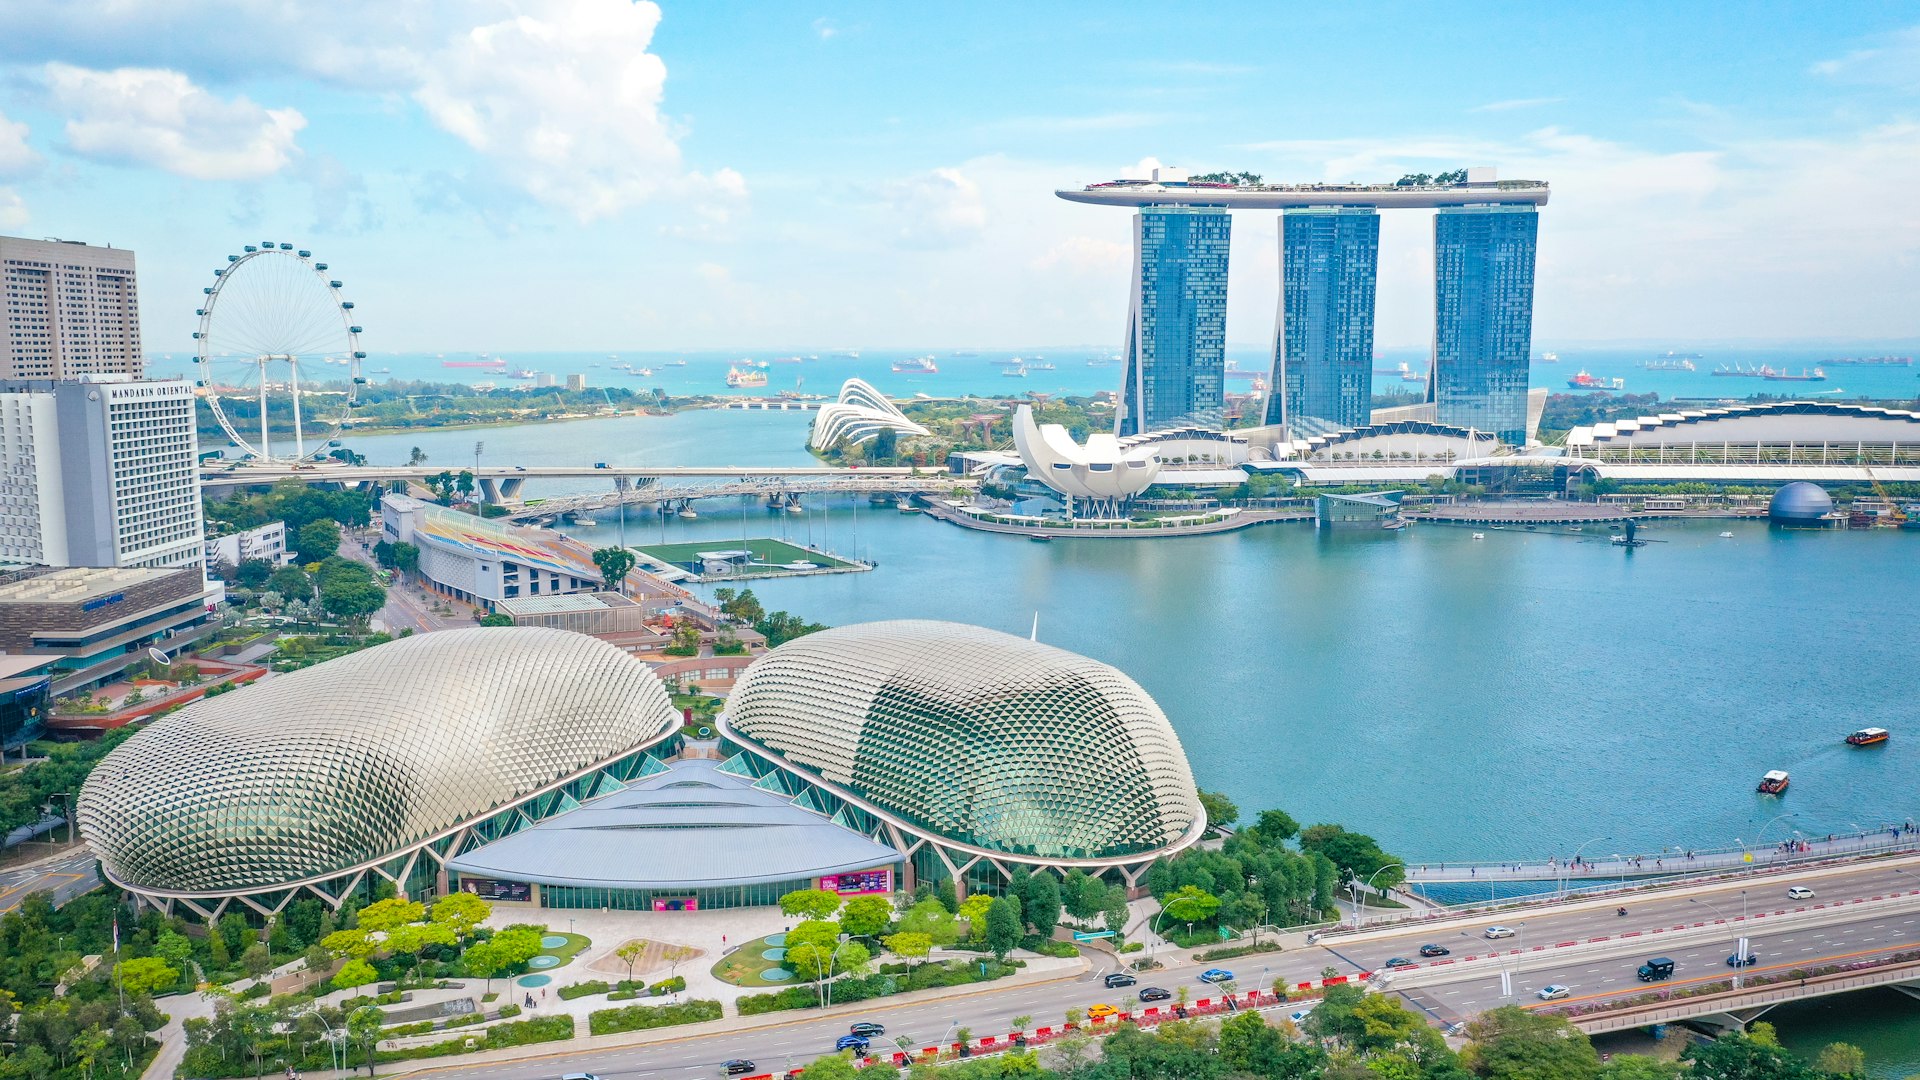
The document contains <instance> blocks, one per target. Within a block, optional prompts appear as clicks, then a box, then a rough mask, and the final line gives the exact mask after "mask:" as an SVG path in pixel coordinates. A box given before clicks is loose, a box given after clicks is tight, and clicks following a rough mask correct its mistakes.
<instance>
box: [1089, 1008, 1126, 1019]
mask: <svg viewBox="0 0 1920 1080" xmlns="http://www.w3.org/2000/svg"><path fill="white" fill-rule="evenodd" d="M1119 1013H1120V1010H1119V1009H1116V1008H1114V1007H1113V1006H1111V1005H1095V1006H1093V1007H1092V1008H1090V1009H1088V1010H1087V1019H1089V1020H1105V1019H1106V1018H1107V1017H1109V1016H1117V1015H1119Z"/></svg>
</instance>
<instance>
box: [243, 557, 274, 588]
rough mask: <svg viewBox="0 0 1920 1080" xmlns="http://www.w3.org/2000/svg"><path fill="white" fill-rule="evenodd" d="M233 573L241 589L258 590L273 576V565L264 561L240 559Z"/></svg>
mask: <svg viewBox="0 0 1920 1080" xmlns="http://www.w3.org/2000/svg"><path fill="white" fill-rule="evenodd" d="M233 573H234V578H235V580H237V581H238V582H239V583H240V585H241V587H242V588H247V589H258V588H260V587H261V586H262V585H265V584H266V583H267V579H268V578H270V577H272V576H273V564H272V563H270V562H268V561H267V560H265V559H241V560H240V565H239V566H236V567H234V568H233Z"/></svg>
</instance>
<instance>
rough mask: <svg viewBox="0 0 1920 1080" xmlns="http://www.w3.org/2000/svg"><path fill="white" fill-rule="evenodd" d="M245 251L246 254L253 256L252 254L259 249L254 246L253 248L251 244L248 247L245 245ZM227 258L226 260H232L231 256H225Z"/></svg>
mask: <svg viewBox="0 0 1920 1080" xmlns="http://www.w3.org/2000/svg"><path fill="white" fill-rule="evenodd" d="M246 250H247V254H249V255H251V254H253V253H254V252H256V251H259V250H260V249H259V248H257V247H254V246H253V245H252V244H248V245H247V248H246ZM227 257H228V258H233V256H231V255H229V256H227Z"/></svg>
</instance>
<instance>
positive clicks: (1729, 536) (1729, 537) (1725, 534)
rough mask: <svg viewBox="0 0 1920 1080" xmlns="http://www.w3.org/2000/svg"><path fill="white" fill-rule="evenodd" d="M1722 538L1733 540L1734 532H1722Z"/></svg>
mask: <svg viewBox="0 0 1920 1080" xmlns="http://www.w3.org/2000/svg"><path fill="white" fill-rule="evenodd" d="M1720 539H1722V540H1731V539H1733V534H1732V533H1730V532H1723V533H1721V534H1720Z"/></svg>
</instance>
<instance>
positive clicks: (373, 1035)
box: [334, 964, 386, 1076]
mask: <svg viewBox="0 0 1920 1080" xmlns="http://www.w3.org/2000/svg"><path fill="white" fill-rule="evenodd" d="M352 966H353V965H352V964H349V965H347V967H352ZM341 971H342V973H344V972H345V971H346V968H342V969H341ZM339 981H340V976H338V975H336V976H334V982H336V983H338V982H339ZM359 985H365V984H364V983H362V984H359ZM385 1023H386V1020H385V1018H384V1017H382V1016H381V1015H380V1011H379V1010H378V1009H355V1010H354V1011H353V1012H351V1013H348V1014H347V1036H348V1037H349V1038H351V1039H352V1040H353V1041H354V1042H356V1043H358V1044H359V1045H360V1052H361V1054H362V1055H363V1056H364V1058H365V1060H366V1064H367V1075H368V1076H372V1075H373V1048H374V1047H375V1046H376V1045H378V1044H379V1042H380V1029H381V1027H382V1026H384V1024H385Z"/></svg>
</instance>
